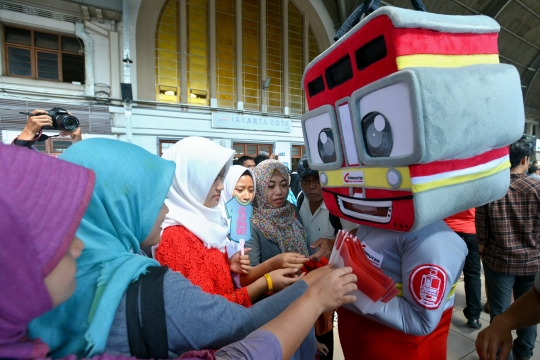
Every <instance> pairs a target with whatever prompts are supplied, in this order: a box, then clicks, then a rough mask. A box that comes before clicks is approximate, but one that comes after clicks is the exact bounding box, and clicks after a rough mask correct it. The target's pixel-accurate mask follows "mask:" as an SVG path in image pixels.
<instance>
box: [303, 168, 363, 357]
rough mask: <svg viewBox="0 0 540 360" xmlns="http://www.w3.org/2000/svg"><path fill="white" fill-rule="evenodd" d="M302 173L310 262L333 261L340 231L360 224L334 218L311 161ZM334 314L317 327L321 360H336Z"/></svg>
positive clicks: (325, 317) (316, 324)
mask: <svg viewBox="0 0 540 360" xmlns="http://www.w3.org/2000/svg"><path fill="white" fill-rule="evenodd" d="M300 165H301V166H299V169H298V174H299V177H300V187H301V188H302V192H301V193H300V195H298V200H297V206H298V212H299V214H300V218H301V219H302V223H303V225H304V228H305V229H306V232H307V243H308V250H309V254H310V255H311V256H310V259H311V260H313V261H319V260H320V259H321V258H322V257H325V258H327V259H328V258H329V257H330V254H331V253H332V248H333V247H334V242H335V235H336V233H337V231H338V230H340V229H345V230H349V231H350V230H352V229H356V228H357V227H358V224H354V223H351V222H349V221H347V220H344V219H340V218H338V217H337V216H334V215H331V214H330V212H329V211H328V209H327V208H326V205H325V204H324V201H323V196H322V187H321V182H320V180H319V173H318V172H317V171H316V170H312V169H310V168H309V165H308V163H307V160H304V161H302V163H301V164H300ZM333 314H334V312H333V311H329V312H326V313H323V314H322V315H321V316H320V317H319V319H317V322H316V323H315V334H316V337H317V342H318V343H317V351H318V352H319V359H321V360H328V359H329V360H332V357H333V350H334V333H333Z"/></svg>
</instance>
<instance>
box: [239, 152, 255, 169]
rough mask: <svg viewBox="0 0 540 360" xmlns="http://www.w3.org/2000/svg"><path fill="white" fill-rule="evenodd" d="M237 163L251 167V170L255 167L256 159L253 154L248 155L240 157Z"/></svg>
mask: <svg viewBox="0 0 540 360" xmlns="http://www.w3.org/2000/svg"><path fill="white" fill-rule="evenodd" d="M236 164H237V165H240V166H243V167H247V168H250V169H251V170H253V169H254V168H255V161H254V160H253V158H252V157H251V156H247V155H244V156H241V157H239V158H238V160H236Z"/></svg>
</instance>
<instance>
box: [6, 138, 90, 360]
mask: <svg viewBox="0 0 540 360" xmlns="http://www.w3.org/2000/svg"><path fill="white" fill-rule="evenodd" d="M93 187H94V173H93V172H92V171H91V170H88V169H85V168H83V167H81V166H77V165H73V164H70V163H67V162H65V161H60V160H57V159H54V158H52V157H49V156H45V155H42V154H40V153H38V152H34V151H29V150H27V149H23V148H18V147H15V146H4V145H0V239H1V241H0V244H1V251H0V289H2V290H1V291H2V296H0V358H16V359H26V358H40V357H45V356H46V355H47V353H48V351H49V348H48V346H47V345H46V344H45V343H43V342H42V341H40V340H39V339H36V340H34V341H30V340H29V339H28V338H27V337H26V331H27V325H28V323H29V322H30V320H32V319H33V318H35V317H37V316H39V315H41V314H43V313H45V312H46V311H49V310H51V309H52V308H53V307H54V306H57V305H59V304H60V303H61V302H63V301H65V300H67V299H68V298H69V297H70V296H71V295H72V293H73V291H74V290H75V272H76V262H75V260H76V258H77V257H78V256H79V255H80V253H81V251H82V248H83V247H84V245H83V244H82V242H81V241H80V240H79V239H77V238H75V231H76V230H77V228H78V227H79V223H80V221H81V218H82V217H83V215H84V212H85V210H86V207H87V206H88V202H89V201H90V197H91V195H92V189H93Z"/></svg>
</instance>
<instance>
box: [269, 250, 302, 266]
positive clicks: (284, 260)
mask: <svg viewBox="0 0 540 360" xmlns="http://www.w3.org/2000/svg"><path fill="white" fill-rule="evenodd" d="M271 260H272V268H273V269H275V270H277V269H286V268H293V269H296V270H300V269H301V268H302V266H303V265H304V263H305V262H306V261H308V260H309V258H307V257H305V256H304V255H300V254H297V253H282V254H279V255H276V256H274V257H273V258H272V259H271Z"/></svg>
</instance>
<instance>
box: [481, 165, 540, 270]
mask: <svg viewBox="0 0 540 360" xmlns="http://www.w3.org/2000/svg"><path fill="white" fill-rule="evenodd" d="M476 242H477V243H478V244H479V245H484V246H485V254H484V259H483V260H484V263H485V264H486V265H487V266H488V267H490V268H491V269H493V270H495V271H496V272H499V273H503V274H507V275H515V276H527V275H534V274H536V273H537V272H538V271H540V181H536V180H534V179H531V178H530V177H528V176H527V174H525V173H523V174H511V175H510V188H509V189H508V192H507V193H506V195H505V196H504V197H503V198H502V199H500V200H497V201H494V202H492V203H489V204H487V205H484V206H480V207H478V208H476Z"/></svg>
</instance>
